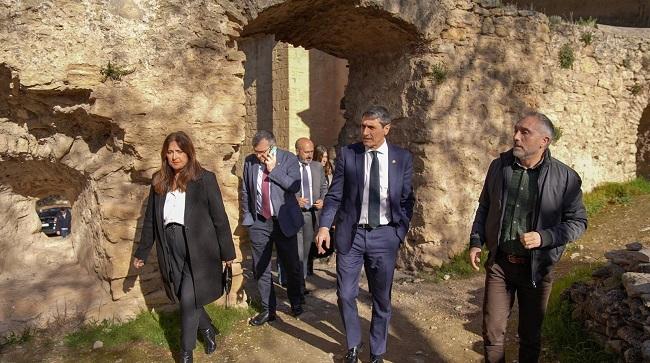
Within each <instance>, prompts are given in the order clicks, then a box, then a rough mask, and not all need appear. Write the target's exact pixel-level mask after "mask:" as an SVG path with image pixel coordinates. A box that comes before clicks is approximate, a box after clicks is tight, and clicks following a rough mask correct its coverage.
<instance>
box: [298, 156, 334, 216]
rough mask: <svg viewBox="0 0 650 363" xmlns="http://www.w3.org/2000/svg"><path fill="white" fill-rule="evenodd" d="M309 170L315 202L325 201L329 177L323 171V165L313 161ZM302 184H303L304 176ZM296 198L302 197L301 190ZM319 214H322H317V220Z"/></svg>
mask: <svg viewBox="0 0 650 363" xmlns="http://www.w3.org/2000/svg"><path fill="white" fill-rule="evenodd" d="M309 169H310V171H311V195H312V199H313V201H314V202H315V201H317V200H318V199H325V195H326V194H327V188H328V185H329V183H328V182H327V176H326V175H325V170H323V165H322V164H321V163H319V162H317V161H314V160H312V161H311V162H310V163H309ZM301 171H302V169H301ZM300 182H301V183H302V175H301V179H300ZM296 197H302V190H301V189H298V192H297V193H296ZM319 214H320V213H316V217H317V218H318V215H319Z"/></svg>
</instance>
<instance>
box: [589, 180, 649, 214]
mask: <svg viewBox="0 0 650 363" xmlns="http://www.w3.org/2000/svg"><path fill="white" fill-rule="evenodd" d="M645 194H650V181H649V180H647V179H644V178H636V179H634V180H632V181H629V182H627V183H605V184H602V185H599V186H597V187H596V188H594V190H592V191H591V192H589V193H586V194H585V195H584V198H583V200H584V203H585V208H587V214H588V215H589V216H590V217H593V216H594V215H595V214H597V213H598V212H600V211H601V210H602V209H603V208H605V206H607V205H611V204H627V203H629V202H630V200H631V199H632V197H633V196H636V195H645Z"/></svg>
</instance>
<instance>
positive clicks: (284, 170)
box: [241, 149, 305, 237]
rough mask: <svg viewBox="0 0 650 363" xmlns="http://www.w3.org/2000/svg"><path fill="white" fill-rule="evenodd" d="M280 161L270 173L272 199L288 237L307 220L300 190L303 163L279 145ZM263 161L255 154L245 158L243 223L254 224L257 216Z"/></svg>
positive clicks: (283, 231) (242, 203)
mask: <svg viewBox="0 0 650 363" xmlns="http://www.w3.org/2000/svg"><path fill="white" fill-rule="evenodd" d="M276 159H277V163H276V165H275V168H273V170H272V171H271V172H270V173H269V179H270V181H271V203H273V212H274V215H275V216H277V217H278V223H279V224H280V230H281V231H282V234H284V235H285V236H287V237H291V236H294V235H296V234H297V233H298V231H299V230H300V228H302V225H303V224H304V223H305V222H304V220H303V218H302V212H301V211H300V206H299V205H298V201H297V200H296V192H298V191H300V167H299V166H298V158H297V157H296V156H295V155H294V154H292V153H290V152H288V151H285V150H280V149H278V153H277V155H276ZM259 165H261V163H260V161H259V160H258V159H257V156H255V154H251V155H249V156H247V157H246V160H245V161H244V176H243V178H244V180H243V182H242V190H241V210H242V212H243V215H242V218H243V221H242V226H247V227H248V226H251V225H252V224H253V222H254V221H255V220H257V207H256V198H257V174H258V171H259Z"/></svg>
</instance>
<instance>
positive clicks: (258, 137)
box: [253, 130, 275, 147]
mask: <svg viewBox="0 0 650 363" xmlns="http://www.w3.org/2000/svg"><path fill="white" fill-rule="evenodd" d="M262 140H268V141H269V143H271V144H275V136H273V133H272V132H271V131H267V130H259V131H258V132H256V133H255V136H253V147H255V146H257V144H259V143H260V141H262Z"/></svg>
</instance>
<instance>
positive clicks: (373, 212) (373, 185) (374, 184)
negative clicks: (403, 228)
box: [368, 150, 380, 228]
mask: <svg viewBox="0 0 650 363" xmlns="http://www.w3.org/2000/svg"><path fill="white" fill-rule="evenodd" d="M370 154H372V163H371V164H370V183H369V188H368V189H369V193H368V224H369V225H370V227H371V228H376V227H377V226H379V200H380V196H379V189H380V188H379V186H380V184H379V159H378V158H377V151H375V150H373V151H371V152H370Z"/></svg>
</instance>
